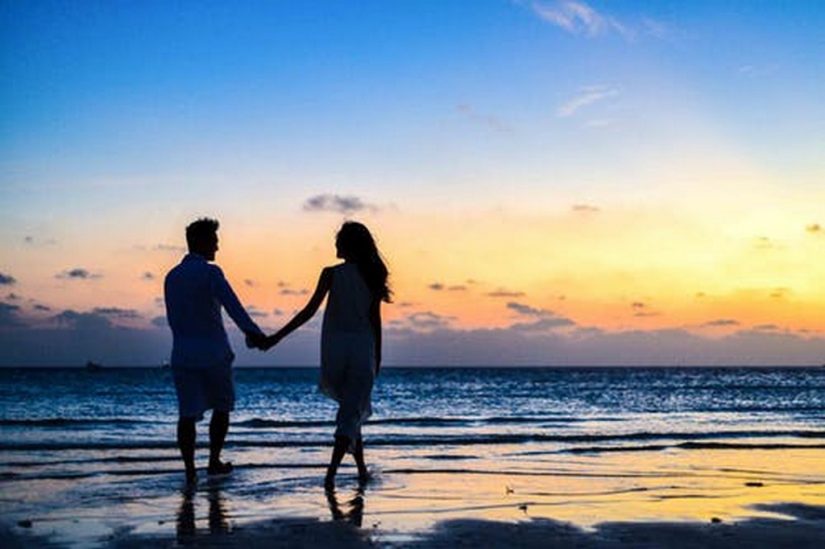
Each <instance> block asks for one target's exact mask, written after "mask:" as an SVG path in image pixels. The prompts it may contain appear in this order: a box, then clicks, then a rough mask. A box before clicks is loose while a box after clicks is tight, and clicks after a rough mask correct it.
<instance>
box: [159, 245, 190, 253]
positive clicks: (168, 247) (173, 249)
mask: <svg viewBox="0 0 825 549" xmlns="http://www.w3.org/2000/svg"><path fill="white" fill-rule="evenodd" d="M152 250H154V251H156V252H174V253H178V254H182V253H186V251H187V250H186V248H184V247H183V246H176V245H174V244H155V245H154V247H153V248H152Z"/></svg>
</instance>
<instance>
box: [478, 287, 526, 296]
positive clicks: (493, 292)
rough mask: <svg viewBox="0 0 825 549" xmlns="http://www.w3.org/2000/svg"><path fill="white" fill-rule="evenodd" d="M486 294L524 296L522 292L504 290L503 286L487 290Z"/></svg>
mask: <svg viewBox="0 0 825 549" xmlns="http://www.w3.org/2000/svg"><path fill="white" fill-rule="evenodd" d="M486 295H487V296H488V297H522V296H524V292H518V291H512V290H505V289H504V288H499V289H498V290H493V291H492V292H487V294H486Z"/></svg>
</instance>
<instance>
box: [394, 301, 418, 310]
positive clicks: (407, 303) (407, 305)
mask: <svg viewBox="0 0 825 549" xmlns="http://www.w3.org/2000/svg"><path fill="white" fill-rule="evenodd" d="M398 307H400V308H402V309H408V308H410V307H415V303H413V302H411V301H402V302H401V303H399V304H398Z"/></svg>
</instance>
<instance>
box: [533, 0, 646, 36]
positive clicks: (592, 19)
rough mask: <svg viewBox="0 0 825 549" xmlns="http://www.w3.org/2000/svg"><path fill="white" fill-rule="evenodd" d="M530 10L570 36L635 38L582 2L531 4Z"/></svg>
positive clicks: (611, 18) (632, 33) (622, 26)
mask: <svg viewBox="0 0 825 549" xmlns="http://www.w3.org/2000/svg"><path fill="white" fill-rule="evenodd" d="M530 8H531V9H532V11H533V13H535V14H536V15H537V16H538V17H539V18H540V19H542V20H543V21H546V22H548V23H550V24H552V25H555V26H556V27H559V28H560V29H563V30H565V31H567V32H569V33H570V34H575V35H581V36H587V37H590V38H593V37H596V36H600V35H604V34H607V33H609V32H615V33H618V34H619V35H621V36H622V37H624V38H625V39H627V40H633V39H634V38H635V36H636V31H634V30H633V29H631V28H629V27H628V26H627V25H625V24H624V23H621V22H620V21H619V20H618V19H616V18H615V17H613V16H610V15H607V14H604V13H599V12H598V11H596V10H595V9H594V8H593V7H591V6H589V5H587V4H585V3H584V2H574V1H572V0H562V1H559V2H553V3H545V2H532V3H531V4H530ZM651 21H652V20H651ZM659 30H662V29H659Z"/></svg>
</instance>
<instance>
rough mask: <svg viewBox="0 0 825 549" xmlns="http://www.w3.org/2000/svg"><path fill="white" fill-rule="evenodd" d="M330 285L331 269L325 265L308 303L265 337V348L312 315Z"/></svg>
mask: <svg viewBox="0 0 825 549" xmlns="http://www.w3.org/2000/svg"><path fill="white" fill-rule="evenodd" d="M331 286H332V269H331V268H330V267H326V268H325V269H324V270H323V271H321V276H320V277H318V285H317V286H316V287H315V293H313V294H312V297H311V298H309V303H307V304H306V307H304V308H303V309H301V311H300V312H299V313H298V314H296V315H295V316H294V317H293V319H292V320H290V321H289V322H288V323H287V325H286V326H284V327H283V328H281V329H280V330H278V331H277V332H276V333H275V334H273V335H271V336H269V337H267V338H266V349H269V348H270V347H272V346H273V345H275V344H276V343H278V342H279V341H281V340H282V339H283V338H285V337H286V336H288V335H289V334H291V333H292V332H294V331H295V330H297V329H298V328H300V327H301V326H303V325H304V324H305V323H306V322H307V321H308V320H309V319H310V318H312V317H313V315H314V314H315V313H316V312H317V311H318V307H320V306H321V303H323V301H324V298H325V297H326V295H327V292H329V289H330V287H331Z"/></svg>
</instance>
